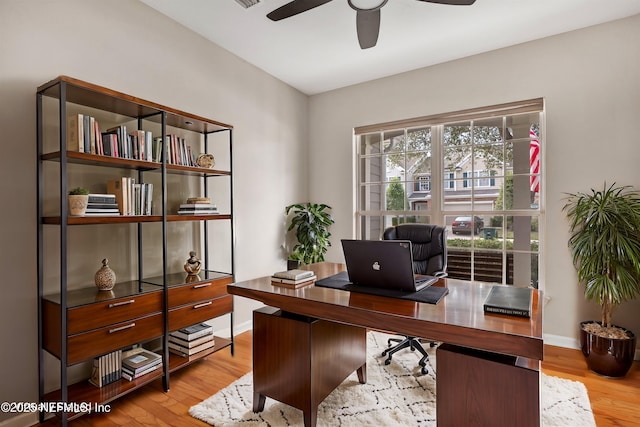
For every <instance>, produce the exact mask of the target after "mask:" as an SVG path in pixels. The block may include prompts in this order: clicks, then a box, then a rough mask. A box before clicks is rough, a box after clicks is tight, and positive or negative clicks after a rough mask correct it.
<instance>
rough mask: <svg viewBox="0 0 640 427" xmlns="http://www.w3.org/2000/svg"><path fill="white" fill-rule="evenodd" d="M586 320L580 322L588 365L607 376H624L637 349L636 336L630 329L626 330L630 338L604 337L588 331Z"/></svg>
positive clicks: (581, 340) (583, 349)
mask: <svg viewBox="0 0 640 427" xmlns="http://www.w3.org/2000/svg"><path fill="white" fill-rule="evenodd" d="M586 323H598V324H601V322H593V321H586V322H581V323H580V346H581V348H582V354H584V356H585V357H586V359H587V366H588V368H589V369H590V370H592V371H593V372H595V373H597V374H600V375H604V376H607V377H624V376H625V375H626V374H627V372H628V371H629V369H630V368H631V365H632V364H633V356H634V354H635V350H636V336H635V335H634V334H633V332H631V331H629V330H628V329H625V328H621V327H620V326H616V327H617V328H620V329H623V330H625V331H626V332H627V333H628V335H629V336H630V337H631V338H629V339H616V338H604V337H600V336H598V335H594V334H592V333H590V332H587V331H585V330H584V328H583V327H582V326H583V325H584V324H586Z"/></svg>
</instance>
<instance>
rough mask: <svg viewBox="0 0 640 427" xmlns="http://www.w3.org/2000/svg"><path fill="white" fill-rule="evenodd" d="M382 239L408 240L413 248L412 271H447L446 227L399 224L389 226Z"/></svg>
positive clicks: (430, 272) (426, 272)
mask: <svg viewBox="0 0 640 427" xmlns="http://www.w3.org/2000/svg"><path fill="white" fill-rule="evenodd" d="M382 238H383V239H384V240H409V241H411V247H412V249H413V272H414V273H416V274H429V275H433V274H435V273H437V272H443V273H446V271H447V229H446V228H445V227H441V226H439V225H431V224H400V225H397V226H395V227H389V228H387V229H386V230H385V231H384V234H383V236H382Z"/></svg>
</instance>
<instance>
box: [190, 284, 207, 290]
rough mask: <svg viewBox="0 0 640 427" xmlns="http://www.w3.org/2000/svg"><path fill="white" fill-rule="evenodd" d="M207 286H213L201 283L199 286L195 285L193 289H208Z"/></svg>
mask: <svg viewBox="0 0 640 427" xmlns="http://www.w3.org/2000/svg"><path fill="white" fill-rule="evenodd" d="M207 286H211V283H201V284H199V285H193V286H192V287H191V289H200V288H206V287H207Z"/></svg>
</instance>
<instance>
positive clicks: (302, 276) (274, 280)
mask: <svg viewBox="0 0 640 427" xmlns="http://www.w3.org/2000/svg"><path fill="white" fill-rule="evenodd" d="M315 281H316V275H315V273H314V272H313V271H308V270H287V271H279V272H277V273H274V274H273V276H271V284H272V285H274V286H282V287H285V288H293V289H297V288H301V287H303V286H308V285H312V284H313V283H315Z"/></svg>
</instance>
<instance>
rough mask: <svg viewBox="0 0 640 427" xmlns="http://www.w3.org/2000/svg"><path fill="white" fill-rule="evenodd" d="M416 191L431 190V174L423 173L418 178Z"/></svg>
mask: <svg viewBox="0 0 640 427" xmlns="http://www.w3.org/2000/svg"><path fill="white" fill-rule="evenodd" d="M415 190H416V191H431V175H422V176H418V177H417V178H416V187H415Z"/></svg>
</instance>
